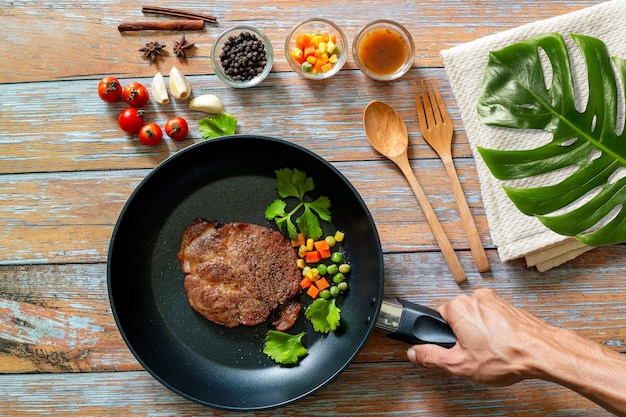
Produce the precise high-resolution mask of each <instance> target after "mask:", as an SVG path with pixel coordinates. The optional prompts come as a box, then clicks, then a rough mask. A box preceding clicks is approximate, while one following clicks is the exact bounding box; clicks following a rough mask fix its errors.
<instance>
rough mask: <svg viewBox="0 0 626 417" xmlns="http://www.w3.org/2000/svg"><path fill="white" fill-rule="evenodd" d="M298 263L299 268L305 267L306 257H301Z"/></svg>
mask: <svg viewBox="0 0 626 417" xmlns="http://www.w3.org/2000/svg"><path fill="white" fill-rule="evenodd" d="M296 265H298V268H300V269H304V267H305V266H306V262H305V261H304V259H302V258H300V259H298V260H297V261H296Z"/></svg>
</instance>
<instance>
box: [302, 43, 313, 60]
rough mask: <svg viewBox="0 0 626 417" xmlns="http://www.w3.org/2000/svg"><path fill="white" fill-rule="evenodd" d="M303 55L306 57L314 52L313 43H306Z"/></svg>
mask: <svg viewBox="0 0 626 417" xmlns="http://www.w3.org/2000/svg"><path fill="white" fill-rule="evenodd" d="M302 52H304V57H305V58H308V57H309V56H311V55H313V54H315V45H307V46H305V47H304V50H303V51H302Z"/></svg>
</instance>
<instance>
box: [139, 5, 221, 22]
mask: <svg viewBox="0 0 626 417" xmlns="http://www.w3.org/2000/svg"><path fill="white" fill-rule="evenodd" d="M141 11H142V12H143V13H154V14H161V15H165V16H174V17H182V18H185V19H200V20H204V21H205V22H209V23H217V18H216V17H215V16H210V15H206V14H202V13H194V12H188V11H185V10H179V9H170V8H168V7H159V6H143V7H142V8H141Z"/></svg>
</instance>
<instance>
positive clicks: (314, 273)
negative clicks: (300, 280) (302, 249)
mask: <svg viewBox="0 0 626 417" xmlns="http://www.w3.org/2000/svg"><path fill="white" fill-rule="evenodd" d="M305 277H307V278H308V279H310V280H311V281H317V280H318V279H320V274H319V272H318V271H317V268H311V269H309V271H308V272H307V273H306V275H305Z"/></svg>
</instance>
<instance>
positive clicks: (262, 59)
mask: <svg viewBox="0 0 626 417" xmlns="http://www.w3.org/2000/svg"><path fill="white" fill-rule="evenodd" d="M220 62H221V64H222V68H223V69H224V73H225V74H226V75H227V76H228V77H229V78H230V79H231V80H233V81H242V82H243V81H249V80H251V79H253V78H254V77H256V76H257V75H259V74H260V73H262V72H263V69H264V68H265V66H266V65H267V54H266V51H265V44H263V42H262V41H261V40H260V39H259V38H258V37H257V36H256V35H255V34H253V33H250V32H241V33H239V34H238V35H236V36H234V35H233V36H229V37H228V39H227V40H226V42H225V43H224V46H223V48H222V53H221V54H220Z"/></svg>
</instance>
